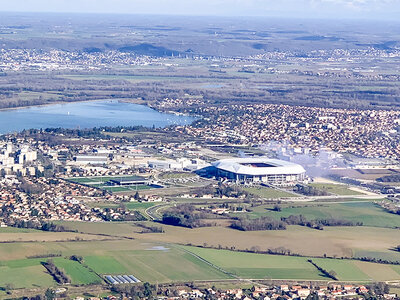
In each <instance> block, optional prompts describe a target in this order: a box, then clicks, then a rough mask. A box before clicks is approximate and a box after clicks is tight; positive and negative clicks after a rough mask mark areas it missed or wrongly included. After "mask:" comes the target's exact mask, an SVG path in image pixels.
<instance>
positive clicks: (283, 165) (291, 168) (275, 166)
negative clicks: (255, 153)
mask: <svg viewBox="0 0 400 300" xmlns="http://www.w3.org/2000/svg"><path fill="white" fill-rule="evenodd" d="M252 164H254V165H255V164H261V165H262V164H265V165H268V166H252ZM212 165H213V166H214V167H215V168H217V169H220V170H223V171H227V172H231V173H235V174H242V175H253V176H263V175H282V174H288V175H289V174H293V175H297V174H302V173H305V172H306V170H305V169H304V168H303V167H302V166H301V165H299V164H295V163H292V162H289V161H285V160H279V159H270V158H268V157H249V158H229V159H222V160H219V161H216V162H214V163H213V164H212Z"/></svg>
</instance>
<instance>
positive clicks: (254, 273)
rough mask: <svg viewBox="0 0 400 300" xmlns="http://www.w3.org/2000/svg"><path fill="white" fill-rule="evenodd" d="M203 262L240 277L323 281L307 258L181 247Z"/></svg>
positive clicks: (321, 275)
mask: <svg viewBox="0 0 400 300" xmlns="http://www.w3.org/2000/svg"><path fill="white" fill-rule="evenodd" d="M184 248H185V249H187V250H188V251H190V252H193V253H195V254H196V255H198V256H200V257H202V258H203V259H205V260H206V261H208V262H210V263H212V264H214V265H217V266H219V267H221V268H223V269H224V270H226V271H228V272H231V273H233V274H235V275H237V276H239V277H242V278H252V279H262V278H273V279H305V280H312V279H320V280H324V279H325V280H326V279H327V278H326V277H324V275H323V274H321V273H320V272H319V271H318V270H317V269H316V268H315V267H314V266H313V265H311V264H310V263H309V262H307V259H306V258H303V257H293V256H278V255H265V254H254V253H243V252H233V251H228V250H215V249H206V248H196V247H184Z"/></svg>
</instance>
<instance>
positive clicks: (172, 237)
mask: <svg viewBox="0 0 400 300" xmlns="http://www.w3.org/2000/svg"><path fill="white" fill-rule="evenodd" d="M162 227H163V229H164V231H165V233H163V234H152V233H150V234H137V233H133V234H132V236H133V237H136V238H146V239H149V240H153V241H159V242H167V243H179V244H192V245H197V246H202V245H203V244H207V245H208V246H213V247H219V245H221V247H223V248H225V247H228V248H231V247H235V248H236V249H240V250H245V249H250V248H251V247H253V246H255V247H259V248H260V249H261V250H264V251H266V250H268V249H276V248H279V247H284V248H286V249H290V250H291V251H292V252H293V253H299V254H302V255H305V256H323V255H324V254H327V255H328V256H334V255H336V256H338V257H342V256H345V257H353V255H355V254H356V253H357V251H359V250H360V249H363V250H365V251H373V252H375V253H376V255H378V256H381V255H384V256H385V255H388V254H389V253H390V254H391V255H393V260H399V261H400V253H398V252H397V253H396V252H394V251H391V250H390V249H391V248H392V247H394V246H397V244H399V243H398V240H399V239H400V232H399V231H398V230H397V229H389V228H374V227H366V226H363V227H325V229H324V230H315V229H311V228H308V227H301V226H288V228H287V230H278V231H247V232H244V231H239V230H234V229H230V228H226V227H222V226H218V227H203V228H195V229H188V228H183V227H174V226H166V225H162ZM304 241H307V242H306V243H305V242H304Z"/></svg>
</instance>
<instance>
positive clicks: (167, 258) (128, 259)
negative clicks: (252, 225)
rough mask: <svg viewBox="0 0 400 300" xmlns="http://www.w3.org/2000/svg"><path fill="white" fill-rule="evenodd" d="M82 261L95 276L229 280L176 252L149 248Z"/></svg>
mask: <svg viewBox="0 0 400 300" xmlns="http://www.w3.org/2000/svg"><path fill="white" fill-rule="evenodd" d="M85 262H86V264H87V265H88V266H89V267H90V268H91V269H92V270H94V271H95V272H96V273H99V274H110V275H113V274H116V275H119V274H133V275H134V276H135V277H136V278H138V279H139V280H141V281H150V282H172V281H186V280H207V279H210V280H212V279H224V278H229V276H227V275H225V274H224V273H222V272H220V271H218V270H216V269H214V268H212V267H211V266H209V265H207V264H206V263H204V262H203V261H201V260H199V259H198V258H196V257H194V256H192V255H190V254H187V253H185V252H184V251H182V250H180V249H176V248H163V247H162V248H160V247H155V246H152V245H149V248H147V249H144V250H133V251H112V252H108V253H107V254H106V255H105V256H88V257H85ZM182 266H185V267H184V268H182Z"/></svg>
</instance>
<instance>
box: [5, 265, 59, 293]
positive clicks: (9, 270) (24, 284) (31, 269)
mask: <svg viewBox="0 0 400 300" xmlns="http://www.w3.org/2000/svg"><path fill="white" fill-rule="evenodd" d="M40 261H41V260H40V259H29V260H28V259H23V260H17V261H7V262H5V261H0V289H1V288H3V289H4V287H5V286H6V285H7V284H11V285H12V286H13V287H14V288H33V287H47V286H52V285H54V284H55V282H54V280H53V277H51V275H50V274H48V273H47V272H46V269H45V268H44V267H43V266H42V265H41V263H40ZM0 296H1V294H0Z"/></svg>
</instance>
